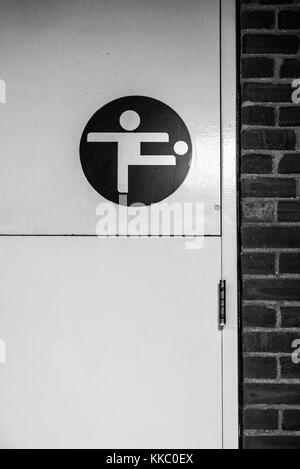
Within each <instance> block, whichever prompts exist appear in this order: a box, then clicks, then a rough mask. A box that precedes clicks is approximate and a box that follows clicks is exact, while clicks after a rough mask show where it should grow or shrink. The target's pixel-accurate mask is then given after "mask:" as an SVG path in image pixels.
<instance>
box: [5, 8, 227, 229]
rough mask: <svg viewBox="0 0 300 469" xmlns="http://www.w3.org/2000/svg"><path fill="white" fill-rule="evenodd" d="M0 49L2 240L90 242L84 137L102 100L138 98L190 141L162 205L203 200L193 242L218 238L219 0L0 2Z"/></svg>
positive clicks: (92, 201) (92, 198) (94, 198)
mask: <svg viewBox="0 0 300 469" xmlns="http://www.w3.org/2000/svg"><path fill="white" fill-rule="evenodd" d="M0 42H1V51H0V62H1V78H2V79H4V80H5V82H6V85H7V102H6V104H5V105H1V109H0V129H1V141H0V153H1V158H0V187H1V197H0V213H1V216H0V232H1V233H6V234H49V233H51V234H95V229H96V223H97V219H96V207H97V205H98V204H99V203H100V202H103V201H104V199H103V198H102V197H101V196H100V195H99V194H98V193H96V192H95V191H94V190H93V188H92V187H91V186H90V185H89V184H88V183H87V181H86V179H85V177H84V174H83V172H82V169H81V166H80V161H79V142H80V137H81V134H82V131H83V129H84V127H85V125H86V123H87V121H88V120H89V119H90V117H91V116H92V115H93V114H94V112H96V111H97V110H98V109H99V108H100V107H101V106H103V105H104V104H106V103H107V102H109V101H111V100H114V99H117V98H119V97H122V96H128V95H142V96H150V97H152V98H155V99H158V100H161V101H163V102H164V103H166V104H167V105H168V106H170V107H171V108H173V109H174V110H175V111H176V112H177V113H178V114H179V115H180V116H181V117H182V119H183V120H184V121H185V123H186V125H187V127H188V129H189V131H190V134H191V137H192V142H193V160H192V167H191V170H190V172H189V175H188V177H187V179H186V180H185V182H184V184H182V186H181V187H180V188H179V189H178V190H177V191H176V192H175V193H174V194H173V195H172V196H171V197H169V198H168V203H169V204H171V203H173V202H179V203H185V202H192V203H195V202H197V203H203V204H204V211H205V227H204V232H203V233H201V234H206V235H220V210H219V208H220V207H219V204H220V125H219V122H220V115H219V110H220V83H219V78H220V69H219V62H220V56H219V54H220V51H219V0H201V1H194V0H185V1H182V0H164V1H161V0H152V1H151V2H149V1H148V0H126V1H124V0H97V1H96V0H72V1H71V0H64V1H63V2H62V1H60V0H53V1H51V2H41V1H39V0H27V1H23V0H22V1H21V0H2V1H1V3H0ZM143 234H146V233H143Z"/></svg>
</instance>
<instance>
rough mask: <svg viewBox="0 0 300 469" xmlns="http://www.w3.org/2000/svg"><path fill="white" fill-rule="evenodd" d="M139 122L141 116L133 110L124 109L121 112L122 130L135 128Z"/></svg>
mask: <svg viewBox="0 0 300 469" xmlns="http://www.w3.org/2000/svg"><path fill="white" fill-rule="evenodd" d="M140 123H141V118H140V116H139V115H138V113H137V112H135V111H125V112H123V114H121V117H120V124H121V127H122V128H123V129H124V130H128V131H131V130H136V129H137V128H138V126H139V125H140Z"/></svg>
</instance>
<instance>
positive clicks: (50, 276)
mask: <svg viewBox="0 0 300 469" xmlns="http://www.w3.org/2000/svg"><path fill="white" fill-rule="evenodd" d="M220 249H221V248H220V239H219V238H207V239H206V240H205V244H204V246H203V249H199V250H187V249H186V246H185V241H184V240H183V239H140V240H132V239H97V238H82V237H68V238H66V237H52V238H49V237H39V238H37V237H5V238H2V239H1V243H0V258H1V264H0V277H1V300H0V305H1V306H0V308H1V315H0V331H1V338H2V339H3V340H5V342H6V347H7V364H6V365H5V366H1V373H0V415H1V421H0V446H1V447H2V448H32V447H33V448H65V447H68V448H93V447H94V448H220V447H221V445H222V385H221V334H220V332H219V330H218V301H217V286H218V281H219V279H220V271H221V266H220V258H221V256H220Z"/></svg>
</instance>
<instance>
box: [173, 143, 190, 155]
mask: <svg viewBox="0 0 300 469" xmlns="http://www.w3.org/2000/svg"><path fill="white" fill-rule="evenodd" d="M188 149H189V147H188V144H187V143H185V142H183V141H180V142H177V143H175V145H174V151H175V153H177V155H181V156H182V155H185V154H186V153H187V152H188Z"/></svg>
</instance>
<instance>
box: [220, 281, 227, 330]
mask: <svg viewBox="0 0 300 469" xmlns="http://www.w3.org/2000/svg"><path fill="white" fill-rule="evenodd" d="M219 326H220V329H224V327H225V326H226V280H221V281H220V283H219Z"/></svg>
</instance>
